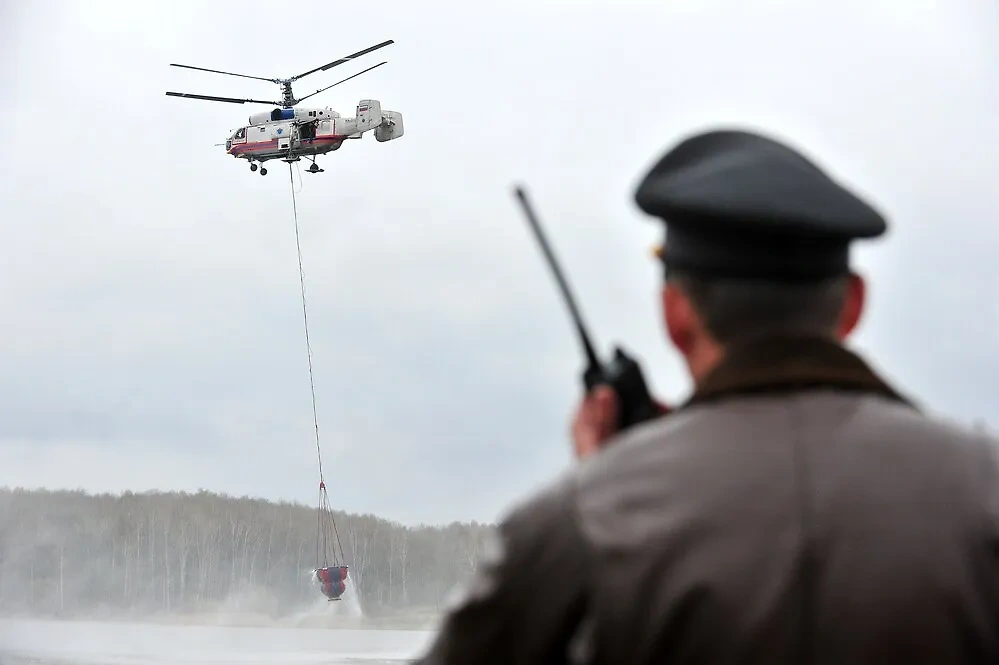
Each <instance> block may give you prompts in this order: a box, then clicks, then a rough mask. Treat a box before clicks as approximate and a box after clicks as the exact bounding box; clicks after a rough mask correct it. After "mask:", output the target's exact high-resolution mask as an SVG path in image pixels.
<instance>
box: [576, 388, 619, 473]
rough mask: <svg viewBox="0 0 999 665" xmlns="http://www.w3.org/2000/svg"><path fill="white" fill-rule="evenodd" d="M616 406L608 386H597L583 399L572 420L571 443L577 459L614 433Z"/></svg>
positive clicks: (600, 444) (589, 452)
mask: <svg viewBox="0 0 999 665" xmlns="http://www.w3.org/2000/svg"><path fill="white" fill-rule="evenodd" d="M617 408H618V407H617V395H615V394H614V391H613V390H612V389H611V388H610V386H597V387H596V388H594V389H593V390H592V391H591V392H590V393H589V394H588V395H587V396H586V398H585V399H583V403H582V404H580V405H579V409H578V410H577V411H576V417H575V418H574V419H573V421H572V443H573V450H574V452H575V453H576V458H577V459H583V458H586V457H589V456H590V455H592V454H593V453H595V452H597V451H598V450H600V448H601V447H602V446H603V444H604V442H605V441H607V439H609V438H611V436H613V435H614V429H615V426H616V424H617Z"/></svg>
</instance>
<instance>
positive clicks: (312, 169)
mask: <svg viewBox="0 0 999 665" xmlns="http://www.w3.org/2000/svg"><path fill="white" fill-rule="evenodd" d="M309 170H310V171H312V172H313V173H318V172H319V165H318V164H316V163H315V162H312V166H310V167H309Z"/></svg>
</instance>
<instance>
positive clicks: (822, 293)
mask: <svg viewBox="0 0 999 665" xmlns="http://www.w3.org/2000/svg"><path fill="white" fill-rule="evenodd" d="M669 282H670V283H673V284H675V285H676V286H678V287H679V288H680V290H681V291H683V292H684V293H685V294H686V295H687V297H688V298H690V301H691V303H692V305H693V306H694V309H695V310H696V311H697V313H698V314H699V315H700V317H701V319H702V320H703V321H704V325H705V326H706V327H707V329H708V332H710V333H711V335H712V336H713V337H714V338H715V339H716V340H717V341H718V342H719V343H720V344H722V345H725V344H729V343H731V342H735V341H737V340H741V339H745V338H748V337H755V336H758V335H763V334H774V333H777V334H788V333H791V334H805V335H819V336H823V337H828V336H832V335H833V334H834V332H835V329H836V325H837V323H838V322H839V318H840V314H841V312H842V310H843V305H844V302H845V300H846V286H847V283H848V278H846V277H837V278H833V279H829V280H825V281H821V282H805V283H782V282H768V281H762V280H735V279H709V278H703V277H696V276H692V275H686V274H683V275H681V274H677V275H670V276H669Z"/></svg>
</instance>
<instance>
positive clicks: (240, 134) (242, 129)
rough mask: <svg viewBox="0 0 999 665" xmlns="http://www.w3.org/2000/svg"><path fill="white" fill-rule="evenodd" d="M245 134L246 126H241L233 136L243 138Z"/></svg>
mask: <svg viewBox="0 0 999 665" xmlns="http://www.w3.org/2000/svg"><path fill="white" fill-rule="evenodd" d="M244 136H246V127H240V128H239V129H238V130H236V133H235V134H234V135H233V138H234V139H241V138H243V137H244Z"/></svg>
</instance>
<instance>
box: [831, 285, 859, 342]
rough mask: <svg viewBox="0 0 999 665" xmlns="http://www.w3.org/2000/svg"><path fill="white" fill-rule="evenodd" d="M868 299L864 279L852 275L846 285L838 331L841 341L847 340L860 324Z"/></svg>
mask: <svg viewBox="0 0 999 665" xmlns="http://www.w3.org/2000/svg"><path fill="white" fill-rule="evenodd" d="M866 297H867V284H866V283H865V282H864V278H863V277H861V276H860V275H858V274H856V273H851V274H850V277H849V281H848V282H847V285H846V297H845V298H844V302H843V312H842V314H841V315H840V319H839V327H838V328H837V330H836V335H837V336H838V337H839V339H840V340H844V339H846V338H847V337H848V336H849V335H850V333H852V332H853V331H854V329H856V327H857V325H859V324H860V319H861V317H862V316H863V314H864V305H865V302H866Z"/></svg>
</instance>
